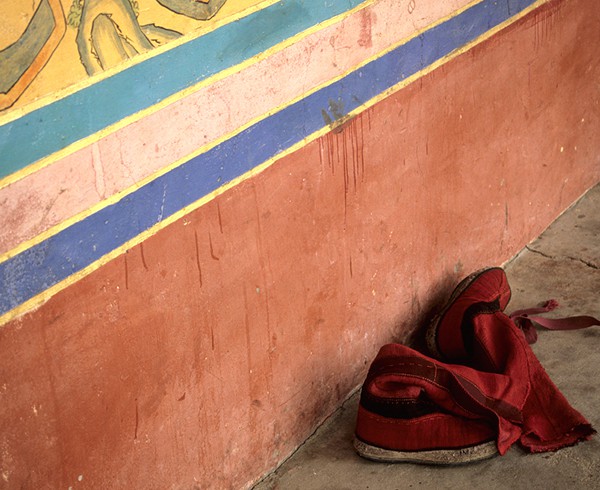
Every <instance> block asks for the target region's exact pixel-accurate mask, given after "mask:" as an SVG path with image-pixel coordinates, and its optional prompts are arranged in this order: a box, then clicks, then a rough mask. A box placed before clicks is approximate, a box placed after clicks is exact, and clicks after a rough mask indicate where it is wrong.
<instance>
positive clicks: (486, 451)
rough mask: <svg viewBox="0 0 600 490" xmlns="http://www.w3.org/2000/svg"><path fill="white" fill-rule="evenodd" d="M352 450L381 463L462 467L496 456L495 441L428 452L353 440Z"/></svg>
mask: <svg viewBox="0 0 600 490" xmlns="http://www.w3.org/2000/svg"><path fill="white" fill-rule="evenodd" d="M354 449H356V452H357V453H358V454H359V455H360V456H362V457H363V458H366V459H370V460H372V461H378V462H383V463H416V464H431V465H463V464H468V463H476V462H477V461H483V460H486V459H489V458H493V457H494V456H497V455H498V454H499V453H498V448H497V447H496V442H495V441H488V442H484V443H482V444H478V445H476V446H470V447H466V448H459V449H432V450H428V451H395V450H392V449H383V448H380V447H377V446H371V445H370V444H367V443H365V442H363V441H361V440H360V439H358V438H356V437H355V438H354Z"/></svg>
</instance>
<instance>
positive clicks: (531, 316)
mask: <svg viewBox="0 0 600 490" xmlns="http://www.w3.org/2000/svg"><path fill="white" fill-rule="evenodd" d="M558 306H559V304H558V301H556V300H554V299H550V300H548V301H546V302H545V303H544V304H543V305H542V306H541V307H537V308H524V309H522V310H516V311H513V312H512V313H511V314H510V315H508V316H509V317H510V318H511V319H512V320H513V321H514V322H515V324H516V325H517V326H518V327H519V328H520V329H521V330H522V331H523V334H524V335H525V339H526V340H527V342H529V343H530V344H534V343H535V342H536V340H537V337H538V334H537V330H536V329H535V326H534V323H536V324H537V325H539V326H541V327H543V328H545V329H547V330H580V329H582V328H588V327H592V326H594V325H600V320H598V319H597V318H594V317H593V316H570V317H565V318H546V317H543V316H538V315H539V314H541V313H547V312H549V311H552V310H555V309H556V308H558Z"/></svg>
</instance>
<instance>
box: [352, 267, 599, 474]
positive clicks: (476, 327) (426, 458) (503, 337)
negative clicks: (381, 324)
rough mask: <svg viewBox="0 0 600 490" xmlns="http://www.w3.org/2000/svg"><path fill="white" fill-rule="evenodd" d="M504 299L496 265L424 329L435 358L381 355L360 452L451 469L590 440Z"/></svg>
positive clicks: (362, 410) (365, 399)
mask: <svg viewBox="0 0 600 490" xmlns="http://www.w3.org/2000/svg"><path fill="white" fill-rule="evenodd" d="M509 299H510V288H509V286H508V281H507V279H506V275H505V274H504V271H503V270H502V269H499V268H491V269H486V270H483V271H480V272H477V273H475V274H473V275H471V276H469V277H468V278H466V279H465V280H464V281H462V282H461V283H460V284H459V285H458V287H457V288H456V289H455V291H454V293H453V294H452V296H451V298H450V300H449V302H448V304H447V305H446V307H445V308H444V309H443V310H442V311H441V313H440V314H439V315H438V316H437V317H436V318H435V319H434V321H433V322H432V324H431V326H430V328H429V331H428V334H427V337H428V338H427V340H428V345H429V349H430V350H431V355H432V356H433V357H435V358H436V359H433V358H430V357H428V356H426V355H424V354H421V353H419V352H416V351H414V350H413V349H410V348H409V347H406V346H403V345H399V344H389V345H386V346H384V347H383V348H382V349H381V350H380V352H379V354H378V355H377V357H376V359H375V361H374V362H373V364H372V365H371V368H370V370H369V373H368V375H367V379H366V381H365V383H364V385H363V390H362V393H361V400H360V406H359V411H358V417H357V424H356V439H355V447H356V449H357V451H358V453H359V454H360V455H361V456H364V457H367V458H370V459H376V460H383V461H389V462H392V461H412V462H421V463H434V464H458V463H466V462H471V461H478V460H481V459H484V458H487V457H490V456H492V455H494V454H496V453H497V452H498V453H500V454H504V453H505V452H506V451H507V450H508V449H509V448H510V446H511V445H512V444H513V443H515V442H517V441H519V442H520V444H521V445H522V446H523V447H524V448H525V449H526V450H529V451H531V452H541V451H551V450H556V449H559V448H561V447H564V446H568V445H572V444H575V443H577V442H579V441H582V440H586V439H589V438H590V437H591V435H592V434H593V433H594V432H595V431H594V430H593V429H592V427H591V426H590V424H589V423H588V422H587V421H586V420H585V418H583V416H582V415H581V414H579V413H578V412H577V411H576V410H575V409H573V408H572V407H571V406H570V405H569V403H568V402H567V400H566V399H565V398H564V397H563V396H562V394H561V393H560V392H559V391H558V389H557V388H556V386H555V385H554V384H553V383H552V381H551V380H550V378H549V377H548V375H547V374H546V372H545V371H544V369H543V368H542V366H541V364H540V363H539V362H538V360H537V358H536V357H535V355H534V354H533V352H532V351H531V348H530V347H529V345H528V343H527V341H526V339H525V336H524V335H523V332H522V331H521V330H520V329H519V328H518V327H517V326H516V325H515V323H514V322H513V320H512V319H511V318H510V317H509V316H507V315H506V314H504V312H503V310H504V308H505V307H506V305H507V303H508V301H509Z"/></svg>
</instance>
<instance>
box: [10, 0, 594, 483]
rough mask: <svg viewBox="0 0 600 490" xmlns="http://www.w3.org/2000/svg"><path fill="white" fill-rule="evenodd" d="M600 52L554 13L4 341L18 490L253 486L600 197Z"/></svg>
mask: <svg viewBox="0 0 600 490" xmlns="http://www.w3.org/2000/svg"><path fill="white" fill-rule="evenodd" d="M599 45H600V12H599V11H598V9H597V5H596V2H595V1H594V0H579V1H573V2H562V3H558V2H557V3H552V4H551V6H550V7H544V8H542V9H541V10H540V11H538V12H537V13H535V14H533V15H530V16H528V17H526V18H525V19H523V20H522V21H520V22H518V23H517V24H515V25H513V26H511V27H510V28H508V29H506V30H504V31H502V32H501V33H499V34H498V35H496V36H494V37H492V38H491V39H490V40H488V41H486V42H484V43H483V44H481V45H479V46H477V47H476V48H474V49H472V50H471V51H469V52H468V53H466V54H464V55H462V56H459V57H458V58H456V59H455V60H453V61H452V62H450V63H448V64H447V65H444V66H443V67H442V68H439V69H437V70H436V71H434V72H432V73H431V74H429V75H427V76H425V77H424V78H422V79H421V80H419V81H417V82H416V83H413V84H412V85H410V86H408V87H407V88H405V89H403V90H401V91H400V92H398V93H396V94H395V95H393V96H390V97H389V98H387V99H385V100H384V101H382V102H380V103H378V104H377V105H375V106H374V107H373V108H371V109H369V110H367V111H366V112H364V113H363V114H361V115H359V116H358V117H356V118H355V119H354V120H352V121H351V122H350V123H348V124H347V125H346V126H345V128H344V129H343V131H341V132H339V133H335V134H334V133H330V134H328V135H326V136H325V137H323V138H321V139H319V140H317V141H315V142H313V143H311V144H309V145H308V146H306V147H304V148H302V149H300V150H299V151H297V152H295V153H293V154H291V155H289V156H287V157H285V158H283V159H282V160H280V161H279V162H277V163H276V164H275V165H273V166H272V167H270V168H268V169H267V170H266V171H264V172H263V173H261V174H259V175H257V176H255V177H253V178H252V179H250V180H247V181H245V182H243V183H242V184H240V185H238V186H236V187H234V188H233V189H231V190H230V191H228V192H226V193H225V194H223V195H221V196H219V197H217V198H216V199H215V200H214V201H212V202H210V203H209V204H207V205H205V206H204V207H202V208H200V209H198V210H197V211H194V212H192V213H190V214H189V215H188V216H186V217H185V218H183V219H181V220H180V221H178V222H176V223H174V224H173V225H171V226H169V227H167V228H165V229H163V230H161V231H160V232H159V233H157V234H156V235H154V236H153V237H151V238H149V239H147V240H146V241H145V242H143V243H142V244H141V245H139V246H137V247H135V248H133V249H132V250H130V251H129V253H127V254H125V255H123V256H121V257H119V258H117V259H115V260H113V261H112V262H110V263H108V264H107V265H106V266H104V267H102V268H101V269H99V270H97V271H95V272H94V273H92V274H90V275H89V276H87V277H86V278H84V279H82V280H81V281H79V282H77V283H76V284H74V285H73V286H71V287H70V288H68V289H66V290H64V291H62V292H60V293H58V294H57V295H56V296H54V297H53V298H52V299H50V300H49V301H48V302H47V303H46V304H44V305H43V306H42V307H40V308H39V309H38V310H37V311H34V312H32V313H30V314H27V315H25V316H23V317H21V318H19V319H17V320H15V321H13V322H11V323H10V324H8V325H6V326H4V327H3V328H1V329H0V345H1V346H2V356H1V358H0V380H3V381H2V382H0V399H1V401H0V420H1V421H2V431H1V433H2V435H1V436H0V444H1V447H0V454H1V455H2V468H3V475H2V476H3V479H4V482H6V485H7V486H8V488H13V487H15V488H16V487H19V486H23V487H25V488H43V487H46V486H47V487H49V488H56V487H69V486H72V487H73V488H77V487H78V486H81V487H88V488H124V487H130V488H168V487H173V488H193V487H194V485H197V486H198V488H238V487H243V486H246V485H248V484H250V483H251V482H252V481H255V480H256V479H257V478H259V477H260V476H261V475H262V474H263V473H264V472H265V471H267V470H268V469H269V468H272V467H273V466H274V465H275V464H276V463H277V462H279V461H281V460H282V459H283V458H284V457H286V456H287V455H288V454H289V453H290V452H291V451H292V450H293V449H294V448H295V447H296V446H297V445H298V444H299V443H300V442H301V441H302V440H303V439H304V438H305V437H307V436H308V435H309V434H310V433H311V431H312V430H313V429H314V427H315V426H316V424H317V423H318V422H320V421H321V420H323V419H324V418H325V417H326V416H327V415H328V414H329V413H331V411H332V410H333V409H335V407H337V406H338V405H339V404H340V402H341V400H343V399H344V398H345V397H346V396H347V394H348V393H349V392H350V391H351V390H352V389H353V388H354V387H356V386H357V385H358V384H359V383H360V381H361V379H362V376H363V375H364V372H365V370H366V366H367V364H368V362H369V361H370V360H371V358H372V356H373V355H374V353H375V352H376V350H377V349H378V347H379V346H380V345H381V344H382V343H384V342H388V341H390V340H392V339H396V340H403V339H406V338H407V336H408V335H409V334H410V333H411V332H412V331H413V330H414V329H415V327H417V326H418V325H419V323H420V322H421V321H422V320H423V317H424V312H426V311H427V310H428V309H429V308H430V306H431V305H432V303H434V302H435V300H437V299H439V297H440V296H443V295H445V294H447V293H448V292H449V288H450V286H451V284H453V283H454V282H455V281H456V279H457V278H458V277H460V276H462V275H464V274H466V273H468V272H470V271H472V270H473V269H475V268H478V267H481V266H483V265H489V264H500V263H502V262H504V261H505V260H507V259H509V258H510V257H511V256H513V255H514V254H515V253H516V252H517V251H518V250H520V249H521V248H522V247H523V246H524V245H525V244H526V243H527V242H528V241H530V240H531V239H532V238H534V237H535V236H537V235H538V234H539V233H540V232H541V231H542V230H543V229H544V228H545V227H546V226H547V225H548V224H549V223H550V222H551V221H552V220H553V219H554V218H555V217H556V216H557V215H558V214H559V213H560V212H561V211H562V210H564V209H565V208H566V207H567V206H569V205H570V204H571V203H572V202H573V201H574V200H575V199H576V198H577V197H578V196H580V195H581V194H582V193H583V192H584V191H585V190H586V189H587V188H589V187H591V186H592V185H594V184H595V183H596V182H597V181H598V180H599V179H600V138H599V136H600V108H599V103H600V93H599V91H598V84H597V83H598V82H597V81H598V80H600V60H599V58H598V56H597V46H599Z"/></svg>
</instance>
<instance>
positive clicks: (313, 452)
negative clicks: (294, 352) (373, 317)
mask: <svg viewBox="0 0 600 490" xmlns="http://www.w3.org/2000/svg"><path fill="white" fill-rule="evenodd" d="M505 269H506V272H507V274H508V277H509V281H510V285H511V288H512V292H513V299H512V301H511V303H510V305H509V307H508V308H507V311H509V312H510V311H511V310H515V309H518V308H523V307H531V306H535V305H538V304H539V303H540V302H542V301H543V300H546V299H550V298H554V299H557V300H558V302H559V303H560V305H561V307H560V308H559V309H558V310H557V311H555V312H553V314H554V316H567V315H581V314H587V315H593V316H595V317H596V318H600V301H599V299H600V185H597V186H596V187H595V188H593V189H592V190H591V191H589V192H588V193H587V194H586V195H585V196H584V197H583V198H582V199H581V200H580V201H579V202H578V203H576V204H575V205H574V206H572V207H571V208H570V209H569V210H568V211H567V212H565V213H564V214H563V215H562V216H561V217H560V218H558V219H557V220H556V221H555V222H554V223H553V224H552V225H551V226H550V227H549V228H548V229H547V230H546V231H545V232H544V233H543V234H542V235H541V236H540V237H539V238H538V239H537V240H535V241H534V242H532V243H531V244H530V245H529V246H527V247H526V248H525V249H524V250H523V251H522V252H521V253H520V254H519V255H518V256H517V257H515V258H514V259H513V260H511V261H510V262H509V263H508V264H506V266H505ZM548 316H550V314H549V315H548ZM538 333H539V338H538V342H537V343H536V344H534V346H533V349H534V352H535V353H536V355H537V356H538V358H539V359H540V361H541V362H542V364H543V365H544V367H545V368H546V370H547V372H548V373H549V375H550V377H551V378H552V380H553V381H554V382H555V383H556V385H557V386H558V387H559V388H560V390H561V391H562V392H563V394H564V395H565V396H566V397H567V399H568V400H569V401H570V402H571V404H572V405H573V406H574V407H575V408H576V409H577V410H579V411H580V412H581V413H582V414H583V415H584V416H585V417H587V419H588V420H589V421H590V422H591V423H592V425H593V426H594V427H596V428H597V429H600V409H599V407H598V405H599V404H600V327H591V328H590V329H587V330H579V331H572V332H548V331H544V332H542V331H539V332H538ZM357 404H358V393H356V394H355V395H354V396H352V397H351V398H350V399H349V400H348V401H347V402H346V403H345V404H344V406H343V407H342V408H341V409H340V410H339V411H337V412H336V413H335V414H334V415H333V416H332V417H331V418H330V419H329V420H328V421H327V422H326V423H325V424H324V425H323V426H322V427H321V428H320V429H319V430H318V431H317V432H316V433H315V435H314V436H313V437H311V438H310V439H309V440H308V441H307V442H306V443H305V444H304V445H303V446H302V447H301V448H300V449H299V450H298V451H297V452H296V453H295V454H294V455H293V456H292V457H291V458H290V459H289V460H288V461H287V462H286V463H285V464H284V465H282V466H281V467H280V468H279V469H278V470H277V471H276V472H275V473H273V474H271V475H269V476H268V477H266V478H265V479H264V480H263V481H262V482H260V483H259V484H258V485H256V486H255V489H256V490H273V489H286V490H287V489H290V490H293V489H302V490H311V489H318V490H329V489H331V490H347V489H348V490H349V489H369V490H378V489H386V490H388V489H391V490H393V489H409V488H423V489H425V488H436V489H444V488H446V489H454V488H485V489H509V488H510V489H520V488H523V489H544V490H546V489H575V488H577V489H588V488H589V489H600V434H598V435H596V436H594V438H593V439H592V440H591V441H588V442H584V443H581V444H579V445H577V446H575V447H570V448H565V449H562V450H560V451H557V452H554V453H544V454H534V455H531V454H526V453H524V452H523V451H522V450H521V449H520V448H519V447H518V446H517V445H515V446H513V447H512V448H511V450H510V451H509V452H508V453H507V454H506V455H505V456H503V457H496V458H493V459H490V460H487V461H484V462H480V463H474V464H471V465H465V466H458V467H433V466H422V465H414V464H406V463H401V464H384V463H375V462H371V461H367V460H364V459H362V458H360V457H359V456H357V455H356V454H355V452H354V450H353V448H352V438H353V430H354V422H355V416H356V409H357Z"/></svg>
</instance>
